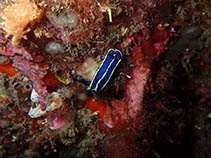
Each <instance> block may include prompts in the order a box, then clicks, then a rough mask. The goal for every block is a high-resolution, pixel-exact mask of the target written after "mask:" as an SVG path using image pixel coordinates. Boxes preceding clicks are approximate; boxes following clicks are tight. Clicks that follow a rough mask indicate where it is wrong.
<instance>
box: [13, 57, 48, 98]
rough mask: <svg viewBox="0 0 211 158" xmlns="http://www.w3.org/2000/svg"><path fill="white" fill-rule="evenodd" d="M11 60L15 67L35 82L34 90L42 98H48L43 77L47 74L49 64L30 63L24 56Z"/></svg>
mask: <svg viewBox="0 0 211 158" xmlns="http://www.w3.org/2000/svg"><path fill="white" fill-rule="evenodd" d="M11 59H12V61H13V66H14V67H15V68H16V69H18V70H19V71H21V73H22V74H23V75H25V76H27V77H28V78H29V79H30V80H32V81H33V88H34V89H35V91H36V92H37V93H38V94H39V95H41V96H46V95H47V94H48V92H47V87H46V85H45V83H44V81H43V77H44V76H45V75H46V74H47V70H48V68H49V66H48V65H47V64H39V63H34V62H32V61H28V60H27V59H25V58H24V57H22V56H14V57H11Z"/></svg>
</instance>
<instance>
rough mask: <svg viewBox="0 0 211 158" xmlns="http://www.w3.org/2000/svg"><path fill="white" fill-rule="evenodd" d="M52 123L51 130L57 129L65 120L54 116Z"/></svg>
mask: <svg viewBox="0 0 211 158" xmlns="http://www.w3.org/2000/svg"><path fill="white" fill-rule="evenodd" d="M52 123H53V125H52V126H51V127H50V129H51V130H57V129H59V128H62V127H63V126H64V124H65V121H64V120H63V119H62V118H59V117H56V118H55V119H54V120H53V121H52Z"/></svg>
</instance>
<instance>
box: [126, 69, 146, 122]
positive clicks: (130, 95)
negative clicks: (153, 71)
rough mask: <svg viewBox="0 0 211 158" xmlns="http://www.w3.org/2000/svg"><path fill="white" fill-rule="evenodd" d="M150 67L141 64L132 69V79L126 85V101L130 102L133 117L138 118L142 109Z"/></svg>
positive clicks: (130, 113) (129, 106) (129, 109)
mask: <svg viewBox="0 0 211 158" xmlns="http://www.w3.org/2000/svg"><path fill="white" fill-rule="evenodd" d="M149 74H150V69H149V68H145V67H144V66H142V65H140V66H138V67H136V68H134V69H133V70H132V74H131V77H132V78H131V80H129V82H128V84H127V86H126V94H125V98H126V102H127V104H128V114H129V116H130V117H131V118H134V119H135V118H136V116H137V114H138V113H139V112H140V111H141V109H142V101H143V97H144V87H145V85H146V83H147V80H148V78H149Z"/></svg>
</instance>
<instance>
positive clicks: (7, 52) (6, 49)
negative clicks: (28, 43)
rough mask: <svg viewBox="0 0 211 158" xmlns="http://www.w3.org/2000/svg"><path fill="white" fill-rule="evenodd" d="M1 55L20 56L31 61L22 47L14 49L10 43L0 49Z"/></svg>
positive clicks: (30, 57)
mask: <svg viewBox="0 0 211 158" xmlns="http://www.w3.org/2000/svg"><path fill="white" fill-rule="evenodd" d="M1 54H2V55H5V56H15V55H21V56H23V57H24V58H26V59H27V60H32V56H31V54H30V53H29V52H28V51H27V50H26V49H25V48H24V47H14V46H12V44H10V43H8V44H7V45H6V47H4V48H2V49H1Z"/></svg>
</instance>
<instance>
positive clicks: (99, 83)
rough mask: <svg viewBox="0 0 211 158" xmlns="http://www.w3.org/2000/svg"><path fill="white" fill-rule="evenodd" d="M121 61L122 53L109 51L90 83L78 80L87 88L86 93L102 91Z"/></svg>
mask: <svg viewBox="0 0 211 158" xmlns="http://www.w3.org/2000/svg"><path fill="white" fill-rule="evenodd" d="M121 60H122V53H121V52H120V51H119V50H117V49H115V50H114V49H109V50H108V53H107V55H106V56H105V58H104V59H103V61H102V63H101V64H100V66H99V67H98V68H97V71H96V72H95V75H94V77H93V78H92V80H91V82H87V81H85V80H83V79H82V80H80V82H81V83H83V84H84V85H85V86H87V87H88V88H87V90H88V91H91V92H94V93H95V92H98V91H100V90H102V89H103V88H104V87H105V86H106V84H107V83H108V81H109V80H110V78H111V76H112V74H113V73H114V71H115V69H116V67H117V66H118V64H119V63H120V61H121Z"/></svg>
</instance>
